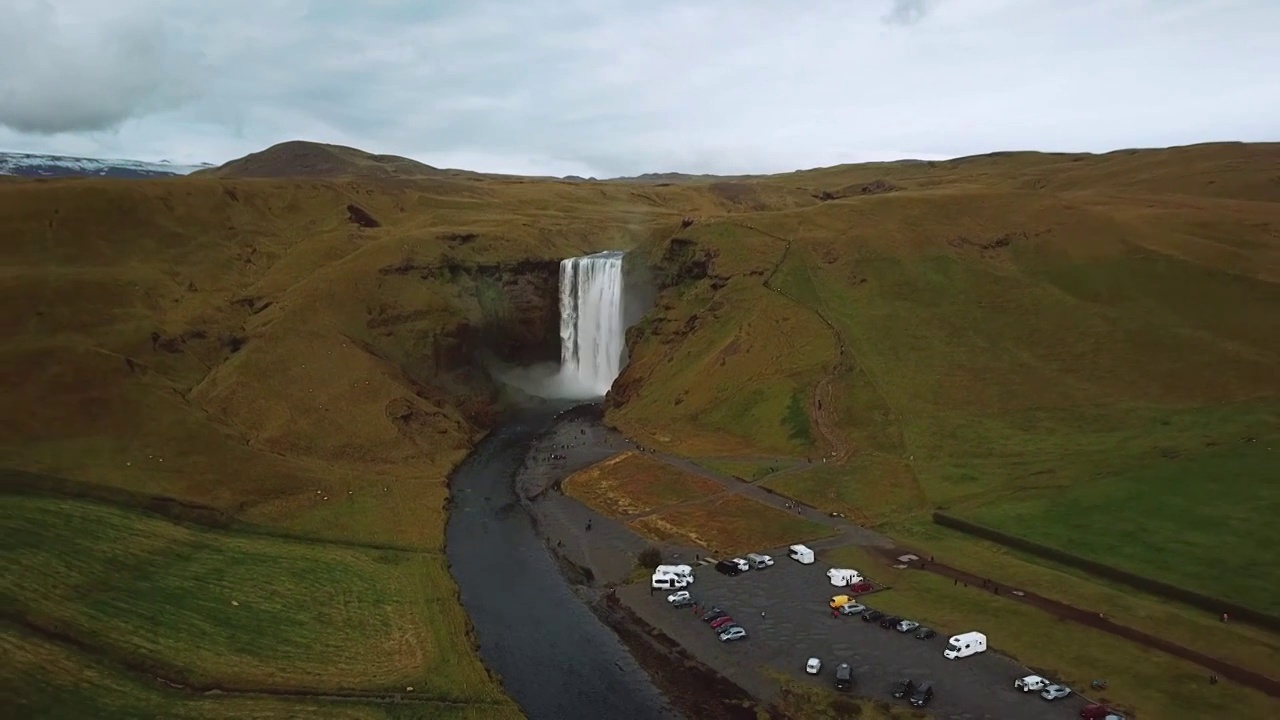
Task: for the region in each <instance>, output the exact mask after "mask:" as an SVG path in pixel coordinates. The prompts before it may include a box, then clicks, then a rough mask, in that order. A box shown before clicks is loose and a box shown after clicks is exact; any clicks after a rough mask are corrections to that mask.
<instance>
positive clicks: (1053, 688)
mask: <svg viewBox="0 0 1280 720" xmlns="http://www.w3.org/2000/svg"><path fill="white" fill-rule="evenodd" d="M1070 694H1071V688H1069V687H1067V686H1065V685H1050V686H1049V687H1047V688H1045V689H1044V691H1043V692H1041V693H1040V697H1042V698H1044V699H1045V700H1061V699H1062V698H1064V697H1066V696H1068V695H1070Z"/></svg>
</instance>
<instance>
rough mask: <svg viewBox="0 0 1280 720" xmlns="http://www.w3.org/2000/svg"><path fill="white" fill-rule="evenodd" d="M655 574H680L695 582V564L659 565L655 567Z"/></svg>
mask: <svg viewBox="0 0 1280 720" xmlns="http://www.w3.org/2000/svg"><path fill="white" fill-rule="evenodd" d="M653 572H654V574H655V575H656V574H658V573H664V574H667V575H679V576H680V577H682V578H684V579H685V580H688V581H689V582H693V566H692V565H659V566H658V567H656V568H654V569H653Z"/></svg>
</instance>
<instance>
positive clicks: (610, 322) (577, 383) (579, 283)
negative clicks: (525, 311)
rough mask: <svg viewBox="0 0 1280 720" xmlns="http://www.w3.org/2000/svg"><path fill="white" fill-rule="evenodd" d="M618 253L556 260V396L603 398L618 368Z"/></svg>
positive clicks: (621, 335)
mask: <svg viewBox="0 0 1280 720" xmlns="http://www.w3.org/2000/svg"><path fill="white" fill-rule="evenodd" d="M623 317H624V316H623V307H622V253H620V252H602V253H596V254H594V255H586V256H584V257H575V258H568V259H566V260H562V261H560V374H559V377H558V383H557V384H558V385H559V386H560V388H559V389H560V392H561V393H563V394H564V395H565V396H567V397H578V398H584V399H585V398H595V397H603V396H604V394H605V393H607V392H608V391H609V388H610V387H611V386H612V385H613V381H614V380H616V379H617V377H618V373H619V372H621V370H622V356H623V353H624V352H625V350H626V346H625V343H624V333H625V331H626V325H625V324H624V319H623Z"/></svg>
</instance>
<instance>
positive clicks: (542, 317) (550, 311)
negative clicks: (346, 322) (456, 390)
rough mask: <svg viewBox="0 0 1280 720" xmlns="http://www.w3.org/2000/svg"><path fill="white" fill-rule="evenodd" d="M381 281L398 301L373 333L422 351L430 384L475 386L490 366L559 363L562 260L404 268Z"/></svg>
mask: <svg viewBox="0 0 1280 720" xmlns="http://www.w3.org/2000/svg"><path fill="white" fill-rule="evenodd" d="M379 274H380V275H382V276H384V278H385V280H384V284H385V286H386V289H387V293H388V295H392V296H395V301H394V303H392V304H391V307H389V308H387V309H380V310H379V312H378V313H377V314H376V315H375V316H374V317H371V318H370V320H369V326H370V327H371V328H373V327H390V328H393V332H395V333H396V334H397V335H399V336H400V339H401V340H402V341H405V342H408V343H409V345H410V346H411V347H413V348H416V349H417V350H418V351H420V352H421V353H422V354H423V355H424V359H423V363H424V364H425V365H426V367H425V368H424V374H425V375H426V376H428V377H431V378H433V379H437V380H441V379H448V378H452V379H454V380H458V381H462V382H464V383H465V384H468V385H476V384H478V383H483V382H484V380H485V377H484V376H485V372H484V364H485V361H487V360H489V359H496V360H498V361H500V362H502V363H504V364H507V365H532V364H536V363H546V362H556V361H558V360H559V359H560V307H559V285H560V262H559V261H558V260H541V259H528V260H518V261H512V262H495V263H474V262H464V261H460V260H455V259H449V258H444V259H442V260H441V261H439V262H436V263H432V264H416V263H413V262H412V261H404V262H401V263H397V264H396V265H391V266H388V267H384V268H382V269H381V270H380V271H379ZM441 295H443V296H445V297H444V298H440V297H439V296H441ZM439 299H443V300H445V301H446V302H445V304H444V308H447V309H444V308H442V307H441V303H440V302H438V300H439ZM432 301H437V302H434V303H433V302H432Z"/></svg>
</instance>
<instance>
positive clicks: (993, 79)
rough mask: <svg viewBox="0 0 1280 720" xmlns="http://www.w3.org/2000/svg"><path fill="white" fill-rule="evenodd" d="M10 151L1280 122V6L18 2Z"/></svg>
mask: <svg viewBox="0 0 1280 720" xmlns="http://www.w3.org/2000/svg"><path fill="white" fill-rule="evenodd" d="M3 4H4V6H5V9H4V17H3V20H2V21H0V149H5V150H16V151H27V152H54V153H63V154H75V155H88V156H93V157H129V158H137V159H143V160H158V159H161V158H167V159H171V160H173V161H175V162H203V161H208V162H224V161H226V160H229V159H231V158H234V157H238V156H240V155H244V154H246V153H249V152H253V151H256V150H260V149H262V148H264V147H266V146H268V145H271V144H273V143H277V142H280V141H283V140H290V139H307V140H317V141H323V142H333V143H341V144H345V145H353V146H355V147H359V148H361V149H365V150H369V151H372V152H379V153H394V154H399V155H406V156H409V157H413V158H415V159H418V160H421V161H424V162H427V163H430V164H432V165H436V166H444V167H461V168H468V169H474V170H484V171H494V172H514V173H531V174H535V173H536V174H553V175H567V174H577V175H584V176H589V175H595V176H601V177H603V176H613V175H623V174H636V173H641V172H659V171H676V170H679V171H686V172H716V173H735V172H773V171H783V170H792V169H796V168H801V167H814V166H821V165H834V164H838V163H842V162H854V161H866V160H883V159H894V158H902V157H915V158H938V157H954V156H958V155H967V154H975V153H983V152H990V151H993V150H1002V149H1038V150H1091V151H1105V150H1111V149H1116V148H1124V147H1135V146H1144V147H1145V146H1164V145H1176V144H1187V143H1195V142H1204V141H1211V140H1280V71H1278V70H1277V68H1280V0H805V1H803V2H801V1H797V0H360V1H357V0H350V1H348V0H216V1H215V0H204V1H197V0H4V3H3Z"/></svg>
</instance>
